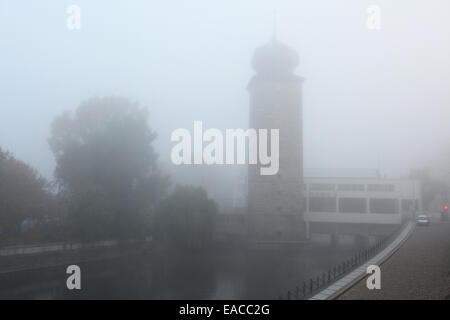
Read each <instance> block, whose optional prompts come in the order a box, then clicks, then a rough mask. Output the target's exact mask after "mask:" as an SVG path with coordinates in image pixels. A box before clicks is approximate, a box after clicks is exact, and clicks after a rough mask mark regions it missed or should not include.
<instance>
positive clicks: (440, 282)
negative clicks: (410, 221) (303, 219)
mask: <svg viewBox="0 0 450 320" xmlns="http://www.w3.org/2000/svg"><path fill="white" fill-rule="evenodd" d="M380 269H381V289H380V290H369V289H367V287H366V278H364V279H363V280H362V281H360V282H358V283H357V284H356V285H355V286H354V287H352V288H351V289H349V290H348V291H347V292H345V293H344V294H342V295H341V296H339V297H338V299H341V300H349V299H362V300H392V299H402V300H403V299H412V300H417V299H423V300H428V299H439V300H440V299H450V223H449V222H448V221H447V222H441V221H432V223H431V225H430V226H428V227H422V226H417V227H416V228H415V230H414V231H413V233H412V235H411V236H410V238H409V239H408V240H407V241H406V242H405V244H404V245H403V246H402V247H401V248H400V249H399V250H398V251H397V252H395V253H394V255H393V256H392V257H391V258H389V259H388V260H387V261H385V262H384V263H383V264H382V265H381V266H380Z"/></svg>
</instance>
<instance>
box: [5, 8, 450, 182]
mask: <svg viewBox="0 0 450 320" xmlns="http://www.w3.org/2000/svg"><path fill="white" fill-rule="evenodd" d="M70 4H76V5H79V6H80V7H81V30H77V31H69V30H68V29H67V28H66V19H67V16H68V15H67V14H66V7H67V6H68V5H70ZM369 4H377V5H379V6H380V7H381V10H382V16H381V17H382V22H381V23H382V25H381V30H380V31H371V30H368V29H367V28H366V25H365V21H366V17H367V15H366V12H365V10H366V8H367V6H368V5H369ZM274 8H276V9H277V12H278V24H277V25H278V28H277V30H278V31H277V33H278V37H279V39H280V40H281V41H283V42H285V43H286V44H288V45H290V46H292V47H294V48H295V49H296V50H298V52H299V55H300V66H299V68H298V74H299V75H301V76H303V77H305V78H306V79H307V80H306V82H305V84H304V100H303V106H304V146H305V151H304V158H305V167H310V168H311V167H314V168H317V167H325V168H335V167H336V168H353V167H354V168H367V167H369V168H373V167H377V166H378V163H380V165H381V167H382V169H383V171H385V172H386V173H389V174H402V173H406V172H407V171H408V169H409V168H410V167H417V166H422V165H425V164H426V163H427V161H428V160H429V159H430V158H431V157H432V155H433V153H434V152H436V151H438V150H439V149H440V148H441V147H442V146H443V145H446V144H448V142H449V141H450V125H449V123H450V122H449V119H450V93H449V88H450V42H449V41H448V39H450V19H448V12H450V2H449V1H448V0H440V1H439V0H432V1H425V0H407V1H406V0H397V1H388V0H385V1H381V0H378V1H376V0H373V1H365V0H346V1H329V0H319V1H317V0H316V1H312V0H308V1H300V0H297V1H261V0H252V1H211V0H209V1H199V0H192V1H134V0H133V1H111V0H109V1H99V0H96V1H87V0H84V1H82V0H73V1H33V2H31V1H22V0H14V1H12V0H10V1H7V0H1V1H0V48H1V50H0V146H2V147H3V148H6V149H8V150H10V151H12V152H14V154H15V155H16V156H17V157H19V158H21V159H22V160H25V161H26V162H28V163H30V164H31V165H32V166H34V167H35V168H36V169H38V170H39V171H40V172H41V173H42V174H44V175H45V176H46V177H49V178H51V176H52V172H53V167H54V162H53V159H52V155H51V153H50V150H49V148H48V145H47V141H46V139H47V137H48V135H49V125H50V122H51V120H52V119H53V118H54V117H55V116H56V115H57V114H59V113H61V112H62V111H64V110H73V109H75V108H76V107H77V106H78V105H79V103H80V102H81V101H82V100H85V99H87V98H89V97H91V96H104V95H121V96H125V97H128V98H130V99H131V100H135V101H138V102H140V103H141V104H142V105H146V106H148V107H149V109H150V111H151V113H150V114H151V120H150V121H151V124H152V126H153V128H154V129H155V130H156V131H157V132H158V140H157V149H158V151H159V153H160V155H161V161H168V159H169V152H170V147H171V146H172V145H173V143H171V142H170V133H171V132H172V130H174V129H176V128H179V127H185V128H188V129H192V125H193V121H194V120H202V121H203V123H204V125H205V126H206V127H217V128H237V127H244V128H245V127H246V126H247V122H248V94H247V92H246V89H245V88H246V85H247V82H248V80H249V79H250V77H251V76H252V74H253V71H252V70H251V67H250V59H251V56H252V54H253V50H254V49H255V47H257V46H259V45H261V44H264V43H265V42H267V41H268V40H269V39H270V38H271V36H272V29H273V22H272V21H273V10H274Z"/></svg>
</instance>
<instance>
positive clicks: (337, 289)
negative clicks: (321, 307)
mask: <svg viewBox="0 0 450 320" xmlns="http://www.w3.org/2000/svg"><path fill="white" fill-rule="evenodd" d="M414 226H415V224H414V223H413V222H411V221H410V222H409V223H408V225H407V226H406V227H405V228H404V229H403V230H402V232H401V233H400V234H399V236H398V237H397V238H396V239H395V240H394V241H392V242H391V243H390V244H389V245H388V246H387V247H386V248H384V249H383V251H381V252H380V253H378V254H377V255H376V256H375V257H373V258H371V259H370V260H369V261H367V262H365V263H364V264H362V265H361V266H359V267H358V268H357V269H355V270H353V271H352V272H350V273H349V274H348V275H346V276H345V277H343V278H341V279H339V280H338V281H336V282H335V283H333V284H332V285H331V286H329V287H327V288H326V289H324V290H322V291H321V292H319V293H318V294H316V295H315V296H313V297H312V298H309V300H329V299H333V298H335V297H337V296H338V295H340V294H342V293H343V292H344V291H346V290H347V289H349V288H350V287H352V286H353V285H354V284H356V283H357V282H358V281H360V280H361V279H362V278H364V277H365V276H366V270H367V267H368V266H370V265H373V264H374V265H380V264H381V263H382V262H384V260H386V259H387V258H389V257H390V256H391V255H392V254H393V253H394V252H395V251H396V250H397V249H398V248H400V246H401V245H402V244H403V242H404V241H405V240H406V239H407V238H408V237H409V235H410V234H411V232H412V230H413V229H414Z"/></svg>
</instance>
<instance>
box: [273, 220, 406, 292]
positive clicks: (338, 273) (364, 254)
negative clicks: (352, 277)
mask: <svg viewBox="0 0 450 320" xmlns="http://www.w3.org/2000/svg"><path fill="white" fill-rule="evenodd" d="M404 226H405V223H402V224H401V225H400V226H399V227H398V228H397V229H396V230H395V231H394V232H393V233H392V234H390V235H389V236H387V237H385V238H383V239H381V240H379V241H378V242H376V243H375V244H374V245H372V246H370V247H369V248H367V249H364V250H361V251H359V252H357V253H356V254H354V255H352V256H351V257H349V258H348V259H346V260H344V261H342V262H341V263H339V264H337V265H335V266H333V267H332V268H330V269H328V270H327V271H325V272H322V273H320V274H317V275H316V276H315V277H311V278H309V279H308V280H305V281H303V283H301V284H300V285H299V286H296V287H295V289H294V290H288V291H287V293H285V294H284V295H280V296H279V299H280V300H285V299H287V300H304V299H308V298H310V297H312V296H314V295H315V294H317V293H318V292H320V291H321V290H323V289H325V288H326V287H328V286H330V285H332V284H333V283H335V282H336V281H338V280H339V279H341V278H343V277H344V276H345V275H347V274H348V273H350V272H351V271H353V270H354V269H356V268H358V267H359V266H361V265H362V264H364V263H365V262H367V261H369V260H370V259H371V258H373V257H374V256H376V255H377V254H378V253H379V252H381V251H382V250H383V249H384V248H385V247H387V245H389V244H390V243H391V242H392V241H393V240H394V239H395V238H396V237H397V236H398V235H399V234H400V232H401V231H402V230H403V227H404Z"/></svg>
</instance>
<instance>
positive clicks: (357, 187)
mask: <svg viewBox="0 0 450 320" xmlns="http://www.w3.org/2000/svg"><path fill="white" fill-rule="evenodd" d="M338 190H339V191H364V185H363V184H352V183H346V184H338Z"/></svg>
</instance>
